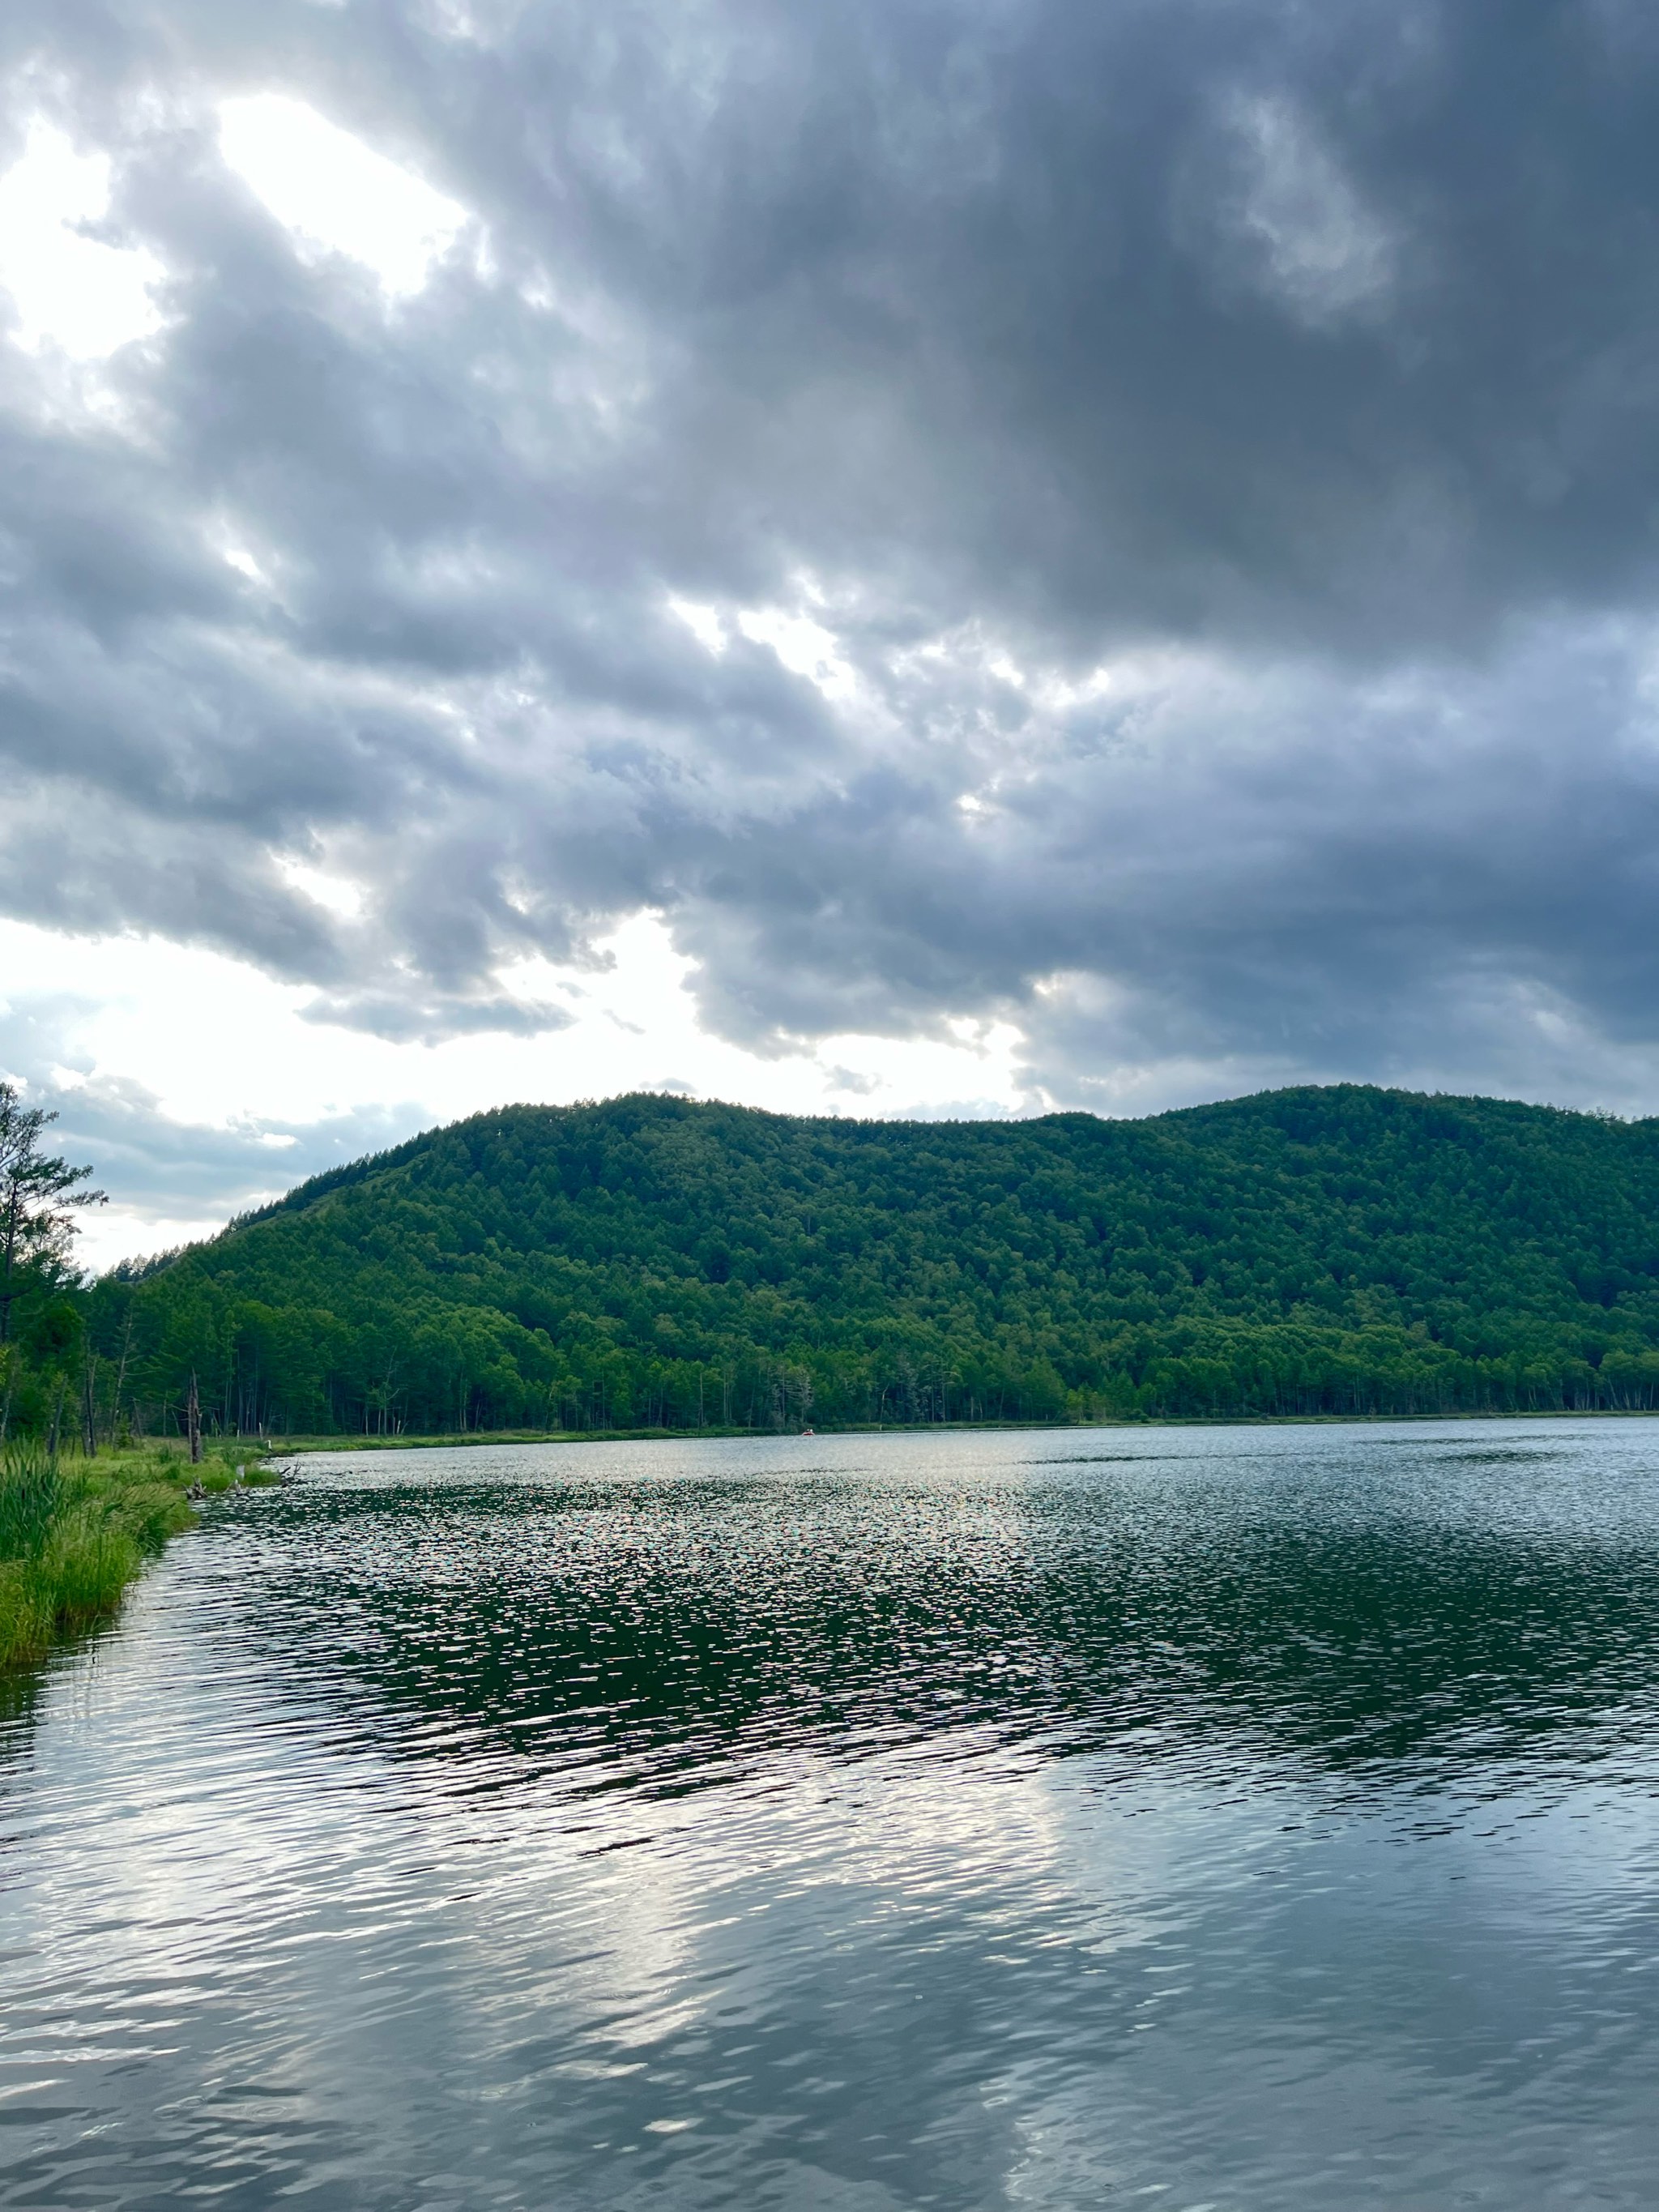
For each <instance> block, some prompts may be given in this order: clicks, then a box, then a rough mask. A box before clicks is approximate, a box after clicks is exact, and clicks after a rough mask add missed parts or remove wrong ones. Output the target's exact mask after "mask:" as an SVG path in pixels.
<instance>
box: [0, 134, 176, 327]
mask: <svg viewBox="0 0 1659 2212" xmlns="http://www.w3.org/2000/svg"><path fill="white" fill-rule="evenodd" d="M109 203H110V161H109V156H108V155H106V154H95V153H94V154H80V153H77V152H76V149H75V147H74V145H73V144H72V143H71V142H70V140H69V139H68V138H67V137H65V136H64V133H63V132H62V131H58V130H55V129H53V128H52V126H51V125H48V124H46V123H42V122H39V121H37V122H36V123H34V124H33V125H31V127H30V130H29V133H28V137H27V142H26V143H25V146H24V150H23V155H22V158H21V160H20V161H16V162H15V163H14V165H13V166H12V167H11V168H10V169H9V170H8V171H7V173H6V175H5V177H4V178H3V179H0V284H3V285H4V287H5V289H6V290H7V291H8V292H9V293H10V295H11V296H12V301H13V302H14V304H15V308H16V311H17V316H18V325H19V327H18V332H17V336H18V341H19V343H21V345H23V346H24V347H25V348H26V349H27V350H28V351H30V352H39V351H40V350H42V349H46V348H55V349H57V350H58V351H59V352H61V353H64V354H67V355H69V356H70V358H71V359H73V360H76V361H97V360H101V359H103V358H104V357H106V356H108V355H110V354H112V353H113V352H114V351H115V350H116V349H117V348H118V347H119V346H123V345H126V344H129V343H131V341H132V340H133V339H135V338H142V337H148V336H149V334H150V332H151V331H155V330H158V329H159V328H160V327H161V313H160V312H159V310H158V309H157V307H156V305H155V301H154V299H153V298H152V297H151V290H152V288H153V287H154V286H155V284H157V283H159V282H160V281H161V277H162V276H163V275H164V273H165V272H164V271H163V270H162V267H161V263H160V262H159V261H157V260H156V258H155V256H154V255H153V254H151V253H149V252H145V251H144V250H143V248H142V247H139V246H112V245H109V244H107V243H106V242H105V241H104V240H100V239H97V238H92V237H89V236H88V234H87V233H86V231H85V229H84V228H82V226H83V225H86V224H89V223H96V222H100V221H101V220H102V219H103V217H104V216H106V215H107V213H108V212H109Z"/></svg>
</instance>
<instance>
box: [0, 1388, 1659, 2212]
mask: <svg viewBox="0 0 1659 2212" xmlns="http://www.w3.org/2000/svg"><path fill="white" fill-rule="evenodd" d="M1656 1689H1659V1425H1655V1424H1652V1423H1649V1422H1645V1421H1641V1422H1634V1421H1633V1422H1628V1423H1614V1422H1607V1423H1599V1424H1598V1423H1572V1424H1551V1425H1548V1426H1544V1425H1531V1426H1528V1425H1521V1424H1504V1425H1494V1426H1491V1427H1485V1426H1483V1427H1482V1428H1480V1430H1478V1431H1476V1430H1472V1429H1471V1428H1470V1427H1469V1426H1468V1425H1462V1426H1454V1425H1423V1426H1415V1427H1410V1428H1402V1427H1395V1428H1393V1429H1389V1428H1379V1427H1374V1426H1368V1427H1364V1428H1354V1429H1346V1430H1344V1429H1288V1430H1280V1431H1268V1430H1262V1429H1241V1430H1234V1431H1200V1430H1181V1431H1163V1432H1148V1433H1146V1434H1140V1433H1136V1432H1133V1431H1114V1432H1110V1433H1109V1434H1104V1433H1103V1434H1101V1435H1099V1436H1098V1437H1086V1436H1084V1435H1081V1434H1079V1433H1077V1432H1073V1434H1072V1435H1071V1436H1068V1437H1064V1438H1060V1437H1055V1436H1054V1433H1053V1432H1048V1433H1047V1434H1044V1433H1041V1432H1034V1433H1030V1434H1024V1435H981V1436H957V1435H952V1434H947V1433H941V1434H933V1435H924V1436H918V1437H899V1436H886V1437H867V1438H859V1437H837V1438H836V1439H835V1440H834V1441H833V1444H832V1445H831V1446H830V1447H829V1449H826V1440H825V1439H823V1438H822V1437H819V1438H815V1439H780V1440H778V1441H777V1442H775V1443H758V1442H736V1443H729V1442H728V1443H704V1444H695V1445H672V1444H656V1445H650V1446H637V1447H635V1446H623V1445H616V1446H583V1447H539V1448H516V1447H514V1448H503V1449H477V1448H473V1449H467V1450H465V1451H455V1452H452V1453H422V1454H418V1455H383V1454H365V1455H361V1456H358V1457H356V1458H352V1457H345V1458H340V1459H333V1458H329V1459H316V1460H312V1461H309V1462H306V1468H305V1475H304V1480H302V1481H301V1483H300V1484H299V1485H298V1486H295V1487H294V1488H292V1489H289V1490H285V1491H281V1492H263V1493H258V1494H256V1495H252V1496H245V1497H237V1498H230V1499H227V1500H226V1501H225V1502H223V1503H222V1504H216V1505H214V1506H213V1507H212V1508H211V1509H210V1517H209V1519H208V1522H207V1523H206V1525H205V1526H204V1528H202V1529H201V1530H200V1531H198V1532H197V1533H196V1534H193V1535H191V1536H190V1537H188V1538H186V1539H185V1540H183V1541H181V1542H180V1543H179V1545H178V1546H176V1547H174V1549H173V1551H172V1552H171V1553H169V1555H168V1557H167V1560H166V1561H165V1562H164V1563H163V1565H161V1568H160V1569H158V1570H157V1571H156V1572H155V1573H154V1574H153V1575H152V1576H151V1577H149V1580H148V1581H147V1582H146V1583H144V1585H143V1587H142V1589H141V1590H140V1592H139V1594H138V1595H137V1599H136V1600H135V1601H134V1602H133V1604H132V1606H131V1608H130V1610H129V1612H128V1614H127V1615H126V1617H125V1620H123V1622H122V1623H121V1625H120V1626H118V1628H117V1629H116V1630H115V1631H114V1632H112V1633H111V1634H110V1635H109V1636H107V1637H106V1638H102V1639H101V1640H100V1642H98V1643H97V1644H95V1645H94V1646H92V1647H89V1648H88V1649H87V1650H83V1651H82V1652H79V1653H76V1654H74V1655H71V1656H69V1657H68V1658H67V1659H65V1660H64V1661H63V1662H60V1663H59V1664H58V1666H57V1667H56V1668H55V1669H54V1670H53V1671H52V1674H50V1675H49V1676H48V1677H46V1679H45V1680H43V1681H40V1682H39V1683H38V1684H35V1685H33V1686H26V1687H25V1688H22V1689H19V1690H17V1691H15V1692H14V1693H13V1696H12V1702H11V1704H10V1705H8V1706H6V1707H5V1708H3V1709H0V1951H3V1958H4V1962H5V1963H4V1973H5V1979H6V1987H7V1991H8V1999H7V2002H6V2003H5V2004H4V2006H3V2007H0V2091H3V2101H0V2119H3V2120H4V2121H5V2123H6V2125H5V2126H4V2127H3V2129H0V2144H3V2146H4V2148H3V2152H0V2164H3V2173H4V2179H3V2180H0V2203H7V2204H13V2205H18V2206H24V2205H27V2206H29V2207H31V2208H51V2207H57V2206H66V2205H83V2204H84V2205H88V2206H90V2205H93V2204H98V2205H110V2204H116V2205H131V2206H139V2205H143V2206H150V2205H161V2204H168V2205H170V2204H173V2203H182V2202H188V2201H191V2200H193V2199H195V2198H196V2197H205V2198H210V2199H211V2200H212V2201H214V2202H216V2203H219V2204H222V2205H228V2206H233V2207H249V2208H252V2207H255V2206H264V2205H267V2204H270V2205H274V2204H276V2203H278V2202H279V2201H281V2202H283V2203H287V2202H288V2201H289V2199H295V2200H297V2201H299V2202H301V2203H306V2204H309V2205H313V2206H319V2207H320V2206H327V2207H335V2206H338V2207H350V2208H358V2207H373V2208H379V2207H381V2206H385V2207H386V2208H391V2207H394V2206H395V2207H398V2208H399V2212H403V2208H407V2207H410V2206H422V2207H424V2206H430V2207H438V2206H451V2205H453V2206H458V2207H471V2206H474V2205H477V2206H480V2207H483V2206H514V2207H516V2206H524V2207H526V2208H529V2207H537V2208H540V2207H544V2206H552V2205H558V2206H588V2205H592V2206H595V2207H599V2206H605V2207H611V2206H618V2205H621V2206H633V2205H635V2204H637V2205H640V2206H645V2205H647V2204H649V2205H653V2206H662V2205H668V2206H685V2207H698V2208H700V2207H703V2206H714V2205H732V2206H738V2205H742V2206H762V2207H768V2206H778V2207H785V2206H787V2207H791V2208H793V2207H798V2206H804V2207H809V2208H811V2207H826V2208H836V2212H840V2208H846V2212H884V2209H885V2208H890V2207H899V2206H912V2205H916V2206H921V2205H929V2206H940V2207H945V2208H958V2207H960V2208H963V2212H967V2208H975V2212H977V2208H980V2207H984V2206H997V2205H1003V2204H1006V2205H1010V2206H1013V2205H1020V2206H1026V2205H1036V2206H1052V2207H1055V2208H1059V2207H1066V2208H1070V2207H1074V2206H1078V2205H1082V2204H1089V2205H1093V2204H1096V2203H1113V2202H1117V2201H1124V2202H1127V2201H1129V2200H1130V2199H1135V2200H1136V2201H1141V2202H1146V2203H1164V2204H1166V2205H1169V2206H1171V2207H1174V2206H1177V2205H1180V2206H1185V2207H1188V2208H1191V2207H1193V2206H1195V2205H1198V2204H1200V2203H1213V2204H1215V2205H1217V2206H1218V2207H1221V2206H1225V2207H1238V2208H1251V2212H1255V2208H1261V2212H1269V2208H1272V2212H1280V2208H1285V2207H1302V2206H1305V2207H1308V2208H1313V2207H1320V2208H1322V2212H1323V2208H1325V2207H1328V2205H1329V2204H1330V2203H1332V2202H1333V2201H1334V2199H1335V2198H1336V2197H1338V2196H1340V2197H1341V2198H1342V2199H1343V2200H1344V2201H1347V2200H1353V2201H1355V2202H1357V2203H1361V2204H1364V2203H1376V2204H1377V2205H1379V2206H1389V2207H1398V2206H1403V2205H1412V2206H1417V2205H1425V2206H1434V2205H1440V2204H1445V2205H1448V2206H1450V2205H1453V2204H1484V2203H1490V2204H1492V2205H1503V2206H1505V2207H1516V2206H1539V2207H1543V2206H1552V2207H1553V2206H1557V2205H1561V2204H1570V2203H1581V2202H1582V2203H1586V2204H1589V2203H1596V2204H1631V2205H1635V2204H1637V2203H1642V2204H1645V2203H1648V2202H1649V2201H1650V2185H1651V2175H1652V2173H1653V2172H1654V2171H1656V2170H1659V2117H1656V2115H1655V2112H1654V2110H1653V2106H1654V2100H1653V2098H1652V2095H1651V2081H1652V2075H1653V2067H1654V2062H1655V2058H1656V2055H1659V1972H1656V1971H1655V1970H1656V1969H1659V1940H1656V1939H1659V1912H1656V1909H1655V1904H1656V1898H1659V1888H1656V1881H1655V1876H1656V1865H1655V1859H1656V1846H1659V1807H1656V1796H1655V1791H1656V1784H1659V1757H1656V1750H1659V1695H1656Z"/></svg>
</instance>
